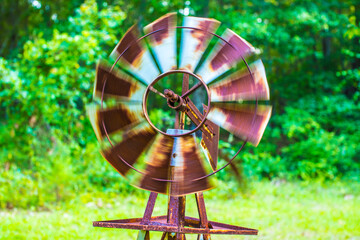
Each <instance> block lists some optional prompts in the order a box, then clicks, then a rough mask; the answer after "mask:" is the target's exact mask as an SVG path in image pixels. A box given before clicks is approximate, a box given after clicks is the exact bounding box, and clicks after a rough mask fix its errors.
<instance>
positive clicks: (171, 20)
mask: <svg viewBox="0 0 360 240" xmlns="http://www.w3.org/2000/svg"><path fill="white" fill-rule="evenodd" d="M175 27H176V13H169V14H166V15H165V16H163V17H161V18H159V19H157V20H156V21H154V22H152V23H151V24H149V25H147V26H146V27H145V28H144V32H145V33H146V34H148V33H151V32H154V31H155V32H156V33H154V34H151V35H149V37H148V39H149V44H150V46H151V48H152V49H153V52H154V54H155V57H156V59H157V61H158V63H159V65H160V69H161V71H162V72H166V71H169V70H172V69H176V68H177V64H176V28H175Z"/></svg>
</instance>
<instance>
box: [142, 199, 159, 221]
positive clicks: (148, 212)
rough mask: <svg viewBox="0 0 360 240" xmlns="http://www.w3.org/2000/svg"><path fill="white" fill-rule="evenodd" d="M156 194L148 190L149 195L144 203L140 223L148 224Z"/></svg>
mask: <svg viewBox="0 0 360 240" xmlns="http://www.w3.org/2000/svg"><path fill="white" fill-rule="evenodd" d="M157 196H158V194H157V193H155V192H150V196H149V200H148V202H147V205H146V209H145V212H144V216H143V218H142V220H141V223H142V224H145V225H146V224H149V222H150V219H151V216H152V213H153V211H154V206H155V202H156V198H157Z"/></svg>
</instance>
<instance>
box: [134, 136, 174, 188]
mask: <svg viewBox="0 0 360 240" xmlns="http://www.w3.org/2000/svg"><path fill="white" fill-rule="evenodd" d="M173 145H174V138H172V137H168V136H165V135H162V134H161V135H158V137H157V138H156V140H155V142H154V144H153V147H152V149H151V150H150V156H149V160H148V161H147V162H146V169H145V172H146V175H145V176H144V177H143V178H142V179H141V182H140V185H139V186H140V188H143V189H146V190H149V191H152V192H157V193H163V194H166V193H167V190H168V183H169V182H166V181H158V180H156V179H164V180H169V179H170V175H169V173H170V160H171V154H172V150H173ZM154 178H156V179H154Z"/></svg>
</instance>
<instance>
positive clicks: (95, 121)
mask: <svg viewBox="0 0 360 240" xmlns="http://www.w3.org/2000/svg"><path fill="white" fill-rule="evenodd" d="M88 114H89V118H90V121H91V124H92V126H93V129H94V131H95V134H96V136H97V138H98V139H99V140H101V139H103V138H104V136H105V135H106V133H105V129H106V132H107V134H108V135H110V134H112V133H115V132H117V131H120V130H124V129H125V128H127V127H129V126H132V125H134V124H137V123H139V122H140V121H142V120H143V119H144V117H143V112H142V106H141V104H140V103H138V104H127V105H125V104H122V103H119V104H117V105H116V106H114V107H110V108H106V109H100V108H99V107H96V106H90V107H89V109H88ZM104 127H105V129H104Z"/></svg>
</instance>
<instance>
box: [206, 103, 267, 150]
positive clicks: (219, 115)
mask: <svg viewBox="0 0 360 240" xmlns="http://www.w3.org/2000/svg"><path fill="white" fill-rule="evenodd" d="M270 115H271V106H264V105H258V106H257V107H256V105H247V104H236V103H214V104H213V105H212V106H211V109H210V112H209V115H208V119H210V120H211V121H213V122H214V123H215V124H217V125H219V126H220V127H222V128H224V129H226V130H227V131H229V132H230V133H233V134H234V135H236V136H238V137H240V138H242V139H244V140H248V141H249V142H251V143H252V144H254V145H255V146H257V145H258V144H259V142H260V139H261V137H262V135H263V133H264V131H265V128H266V125H267V123H268V122H269V119H270Z"/></svg>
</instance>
